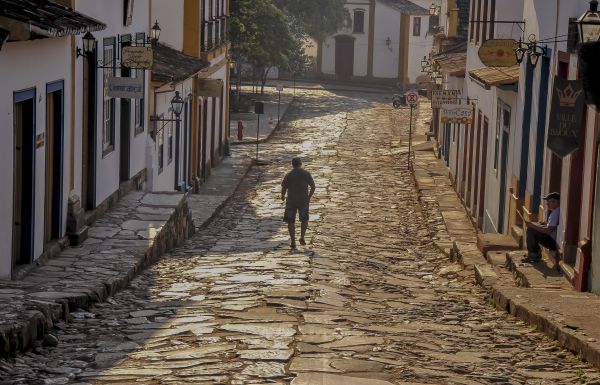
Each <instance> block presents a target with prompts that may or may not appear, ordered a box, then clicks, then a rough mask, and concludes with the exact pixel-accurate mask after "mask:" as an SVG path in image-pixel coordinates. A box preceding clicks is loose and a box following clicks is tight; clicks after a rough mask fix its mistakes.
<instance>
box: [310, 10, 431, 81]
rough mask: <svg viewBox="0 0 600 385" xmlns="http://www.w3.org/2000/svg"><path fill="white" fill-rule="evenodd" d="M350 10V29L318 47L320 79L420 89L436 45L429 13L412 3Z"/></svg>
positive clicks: (327, 39)
mask: <svg viewBox="0 0 600 385" xmlns="http://www.w3.org/2000/svg"><path fill="white" fill-rule="evenodd" d="M417 1H424V0H417ZM346 9H347V10H348V11H349V12H350V15H351V17H352V24H351V26H350V27H348V28H345V29H343V30H341V31H339V32H338V33H336V34H335V35H333V36H330V37H327V38H326V39H325V40H324V41H323V42H322V43H321V44H320V45H319V50H318V52H319V57H318V63H319V64H320V65H319V69H320V73H321V74H322V75H323V76H324V77H326V78H333V79H338V80H365V81H380V82H388V83H389V82H392V84H397V83H398V84H400V85H403V86H405V85H408V84H413V83H416V80H417V77H418V76H420V75H421V60H422V58H423V56H426V55H429V53H430V52H431V48H432V44H433V37H432V35H431V33H430V22H429V21H430V20H429V18H430V16H429V9H426V8H424V7H422V6H419V5H417V4H415V2H411V1H409V0H356V1H347V2H346Z"/></svg>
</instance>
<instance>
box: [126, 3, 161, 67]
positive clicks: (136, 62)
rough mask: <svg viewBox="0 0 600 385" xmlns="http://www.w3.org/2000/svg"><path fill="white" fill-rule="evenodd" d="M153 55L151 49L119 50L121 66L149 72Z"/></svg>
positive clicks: (127, 48)
mask: <svg viewBox="0 0 600 385" xmlns="http://www.w3.org/2000/svg"><path fill="white" fill-rule="evenodd" d="M132 3H133V2H132ZM153 55H154V54H153V51H152V48H151V47H123V49H122V50H121V66H122V67H126V68H132V69H139V70H149V69H151V68H152V62H153V61H154V56H153Z"/></svg>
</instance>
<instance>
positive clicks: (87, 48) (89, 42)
mask: <svg viewBox="0 0 600 385" xmlns="http://www.w3.org/2000/svg"><path fill="white" fill-rule="evenodd" d="M81 41H82V42H83V52H82V50H81V48H79V47H77V53H76V57H80V56H88V55H91V54H93V53H94V48H95V47H96V38H95V37H94V35H92V34H91V33H90V32H89V31H88V32H86V33H85V35H83V37H82V38H81Z"/></svg>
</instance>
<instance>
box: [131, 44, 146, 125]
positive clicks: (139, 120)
mask: <svg viewBox="0 0 600 385" xmlns="http://www.w3.org/2000/svg"><path fill="white" fill-rule="evenodd" d="M145 41H146V34H145V33H143V32H142V33H136V34H135V42H136V45H138V46H140V47H141V46H143V45H144V42H145ZM134 72H135V77H136V78H137V77H141V78H142V82H144V89H145V87H146V86H145V83H146V81H145V80H146V71H144V70H134ZM133 104H134V112H133V114H134V120H135V121H134V135H139V134H141V133H142V132H144V99H143V98H142V99H134V101H133Z"/></svg>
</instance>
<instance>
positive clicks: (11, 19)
mask: <svg viewBox="0 0 600 385" xmlns="http://www.w3.org/2000/svg"><path fill="white" fill-rule="evenodd" d="M0 28H2V29H5V30H7V31H9V33H10V35H9V38H8V40H9V41H20V40H29V39H36V38H44V37H62V36H69V35H79V34H82V33H85V32H94V31H100V30H103V29H105V28H106V24H104V23H102V22H100V21H98V20H95V19H93V18H91V17H88V16H86V15H83V14H81V13H79V12H76V11H74V10H72V9H71V8H68V7H65V6H63V5H60V4H56V3H53V2H51V1H44V0H19V1H14V0H0Z"/></svg>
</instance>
